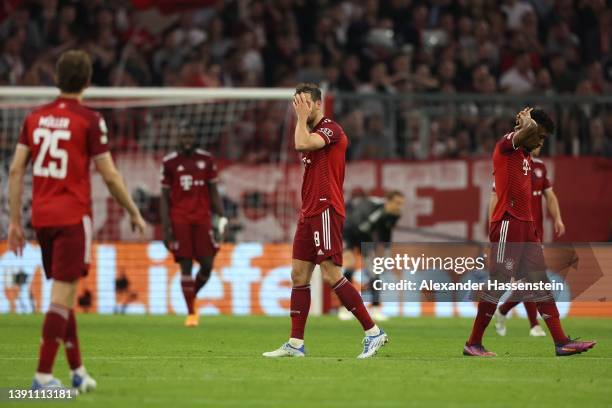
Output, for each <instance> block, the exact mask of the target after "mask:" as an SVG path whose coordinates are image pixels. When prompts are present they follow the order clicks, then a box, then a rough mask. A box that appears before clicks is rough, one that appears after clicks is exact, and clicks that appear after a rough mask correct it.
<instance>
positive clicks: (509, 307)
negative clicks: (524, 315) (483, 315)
mask: <svg viewBox="0 0 612 408" xmlns="http://www.w3.org/2000/svg"><path fill="white" fill-rule="evenodd" d="M518 304H519V302H511V301H509V300H508V301H506V302H504V303H503V304H502V305H501V306H500V307H499V313H501V314H503V315H504V316H505V315H507V314H508V312H509V311H510V310H512V309H513V308H514V306H516V305H518Z"/></svg>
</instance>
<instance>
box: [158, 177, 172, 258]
mask: <svg viewBox="0 0 612 408" xmlns="http://www.w3.org/2000/svg"><path fill="white" fill-rule="evenodd" d="M159 215H160V218H161V225H162V239H163V241H164V246H165V247H166V249H168V250H170V249H171V248H173V247H174V241H175V239H174V233H173V232H172V224H171V222H170V188H169V187H162V189H161V197H160V200H159Z"/></svg>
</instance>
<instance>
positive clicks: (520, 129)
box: [512, 108, 538, 150]
mask: <svg viewBox="0 0 612 408" xmlns="http://www.w3.org/2000/svg"><path fill="white" fill-rule="evenodd" d="M532 110H533V108H525V109H523V110H522V111H520V112H519V113H518V114H517V115H516V126H515V127H514V136H513V137H512V145H513V146H514V147H515V148H517V149H518V148H519V147H527V148H529V150H531V148H532V146H531V145H532V144H533V143H534V142H533V140H532V139H534V138H536V137H537V132H538V124H537V123H536V121H535V120H533V119H532V118H531V115H530V112H531V111H532Z"/></svg>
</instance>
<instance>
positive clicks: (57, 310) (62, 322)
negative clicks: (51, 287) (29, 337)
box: [36, 303, 70, 374]
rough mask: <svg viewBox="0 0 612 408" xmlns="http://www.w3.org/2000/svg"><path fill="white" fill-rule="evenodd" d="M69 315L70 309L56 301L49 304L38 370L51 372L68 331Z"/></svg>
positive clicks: (45, 372)
mask: <svg viewBox="0 0 612 408" xmlns="http://www.w3.org/2000/svg"><path fill="white" fill-rule="evenodd" d="M69 315H70V310H69V309H67V308H65V307H64V306H60V305H56V304H55V303H52V304H51V305H50V306H49V310H48V311H47V314H46V315H45V321H44V322H43V330H42V342H41V344H40V354H39V357H38V369H37V370H36V371H37V372H39V373H44V374H51V371H52V370H53V362H54V361H55V356H56V355H57V348H58V347H59V345H60V342H61V341H62V340H63V339H64V334H65V333H66V325H67V324H68V318H69Z"/></svg>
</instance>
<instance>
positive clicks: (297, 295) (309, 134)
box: [263, 84, 388, 358]
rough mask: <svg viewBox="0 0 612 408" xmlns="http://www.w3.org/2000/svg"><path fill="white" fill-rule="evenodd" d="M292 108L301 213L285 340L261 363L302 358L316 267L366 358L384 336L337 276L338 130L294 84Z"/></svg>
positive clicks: (343, 143)
mask: <svg viewBox="0 0 612 408" xmlns="http://www.w3.org/2000/svg"><path fill="white" fill-rule="evenodd" d="M293 107H294V109H295V112H296V114H297V123H296V126H295V148H296V150H298V151H300V152H302V162H303V163H304V166H305V170H304V180H303V182H302V209H301V211H300V218H299V221H298V225H297V229H296V231H295V237H294V240H293V261H292V270H291V281H292V284H293V287H292V290H291V302H290V314H291V336H290V338H289V341H288V342H287V343H285V344H283V345H282V346H281V347H280V348H279V349H277V350H274V351H271V352H267V353H263V355H264V356H265V357H304V356H305V355H306V351H305V349H304V329H305V327H306V319H307V318H308V312H309V310H310V279H311V277H312V273H313V270H314V268H315V265H317V264H318V265H320V267H321V273H322V277H323V280H324V281H325V282H327V283H329V284H330V285H331V286H332V288H333V290H334V292H335V293H336V295H338V298H339V299H340V301H341V302H342V304H343V305H344V306H345V307H346V308H347V309H348V310H350V311H351V312H352V313H353V314H354V315H355V317H356V318H357V319H358V320H359V322H360V323H361V326H362V327H363V329H364V330H365V339H364V347H363V352H362V353H361V354H360V355H359V356H357V358H368V357H372V356H373V355H375V354H376V352H377V351H378V350H379V349H380V348H381V347H382V346H384V344H385V343H386V342H387V341H388V340H387V335H386V334H385V332H384V331H383V330H382V329H379V328H378V326H376V324H374V322H373V321H372V319H371V317H370V314H369V313H368V310H367V309H366V307H365V305H364V303H363V300H362V299H361V296H360V295H359V292H358V291H357V290H356V289H355V288H354V287H353V285H351V284H350V282H349V281H348V280H347V279H346V278H345V277H344V276H342V270H341V266H342V224H343V223H344V217H345V211H344V197H343V195H342V185H343V183H344V167H345V166H344V162H345V155H346V148H347V145H348V139H347V137H346V134H345V133H344V130H342V128H341V127H340V125H338V124H337V123H336V122H334V121H333V120H331V119H329V118H327V117H325V116H323V113H322V112H321V90H320V89H319V88H318V87H317V86H316V85H312V84H300V85H298V87H297V88H296V90H295V95H294V97H293Z"/></svg>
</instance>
